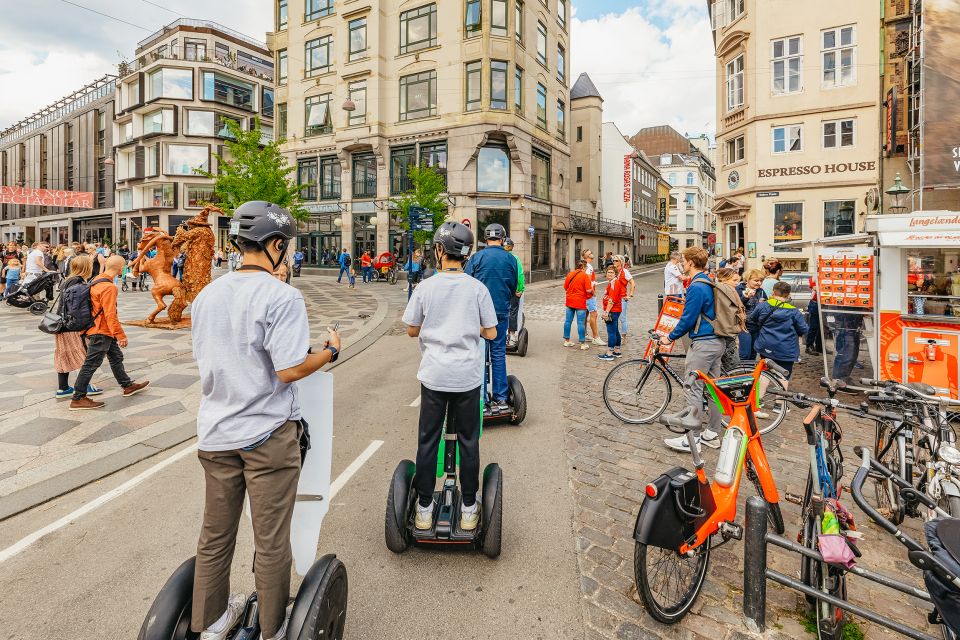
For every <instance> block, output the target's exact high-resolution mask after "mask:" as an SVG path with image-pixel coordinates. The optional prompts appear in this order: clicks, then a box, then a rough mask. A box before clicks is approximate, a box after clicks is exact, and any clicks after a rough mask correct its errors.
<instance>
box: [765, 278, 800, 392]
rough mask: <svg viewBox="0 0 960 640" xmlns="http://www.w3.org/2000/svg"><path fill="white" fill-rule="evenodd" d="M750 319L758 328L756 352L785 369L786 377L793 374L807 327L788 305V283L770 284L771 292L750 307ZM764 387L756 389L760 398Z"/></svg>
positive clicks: (794, 308)
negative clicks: (766, 298)
mask: <svg viewBox="0 0 960 640" xmlns="http://www.w3.org/2000/svg"><path fill="white" fill-rule="evenodd" d="M751 319H752V320H753V321H754V323H755V324H756V325H757V326H758V327H760V331H759V332H758V333H757V343H756V349H757V355H758V356H760V357H762V358H769V359H770V360H773V361H774V362H776V363H777V364H778V365H779V366H780V367H782V368H783V369H785V370H786V371H787V380H789V379H790V377H791V375H792V373H793V365H794V363H795V362H796V361H797V358H798V357H800V341H799V338H800V337H801V336H805V335H806V334H807V331H808V330H809V329H810V327H808V326H807V323H806V322H805V321H804V319H803V314H802V313H800V310H799V309H797V308H796V307H795V306H793V305H792V304H790V285H789V284H788V283H786V282H777V283H776V284H774V285H773V295H771V296H770V298H769V299H768V300H767V301H766V302H764V303H762V304H758V305H757V306H756V308H754V310H753V313H752V314H751ZM764 391H765V389H761V390H760V395H761V397H763V395H764Z"/></svg>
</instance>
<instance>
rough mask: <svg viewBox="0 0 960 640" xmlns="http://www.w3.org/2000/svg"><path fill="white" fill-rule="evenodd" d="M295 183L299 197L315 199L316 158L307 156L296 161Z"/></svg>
mask: <svg viewBox="0 0 960 640" xmlns="http://www.w3.org/2000/svg"><path fill="white" fill-rule="evenodd" d="M297 185H298V186H299V187H300V199H301V200H306V201H309V202H312V201H314V200H316V199H317V159H316V158H308V159H304V160H299V161H298V162H297Z"/></svg>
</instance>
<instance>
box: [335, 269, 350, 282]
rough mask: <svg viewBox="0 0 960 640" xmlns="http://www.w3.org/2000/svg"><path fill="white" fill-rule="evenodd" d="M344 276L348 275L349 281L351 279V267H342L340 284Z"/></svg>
mask: <svg viewBox="0 0 960 640" xmlns="http://www.w3.org/2000/svg"><path fill="white" fill-rule="evenodd" d="M343 274H347V279H349V278H350V267H344V266H341V267H340V275H338V276H337V282H338V283H339V282H341V281H342V280H343Z"/></svg>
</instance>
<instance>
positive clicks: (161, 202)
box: [145, 184, 176, 209]
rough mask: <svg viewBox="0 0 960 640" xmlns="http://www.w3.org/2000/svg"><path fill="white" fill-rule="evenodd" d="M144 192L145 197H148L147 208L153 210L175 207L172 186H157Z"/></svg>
mask: <svg viewBox="0 0 960 640" xmlns="http://www.w3.org/2000/svg"><path fill="white" fill-rule="evenodd" d="M146 192H147V193H146V194H145V195H148V196H149V197H150V204H148V205H147V206H148V207H152V208H154V209H172V208H174V207H175V206H176V205H175V204H174V198H173V193H174V188H173V185H172V184H158V185H155V186H153V187H150V188H149V189H147V190H146Z"/></svg>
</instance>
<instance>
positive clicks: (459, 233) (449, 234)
mask: <svg viewBox="0 0 960 640" xmlns="http://www.w3.org/2000/svg"><path fill="white" fill-rule="evenodd" d="M433 242H434V244H437V245H439V246H441V247H443V252H444V253H445V254H446V255H448V256H453V257H460V258H467V257H468V256H469V255H470V251H471V250H472V249H473V232H472V231H470V228H469V227H467V226H465V225H462V224H460V223H459V222H444V223H443V224H442V225H440V228H439V229H437V232H436V233H435V234H433Z"/></svg>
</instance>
